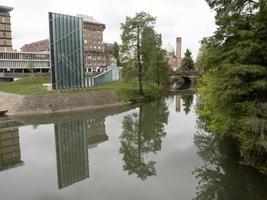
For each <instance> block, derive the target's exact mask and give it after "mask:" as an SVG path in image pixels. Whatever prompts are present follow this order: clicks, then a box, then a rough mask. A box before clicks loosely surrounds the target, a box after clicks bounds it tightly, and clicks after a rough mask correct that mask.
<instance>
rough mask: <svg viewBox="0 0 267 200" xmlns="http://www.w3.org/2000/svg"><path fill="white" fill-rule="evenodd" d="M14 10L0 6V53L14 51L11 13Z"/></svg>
mask: <svg viewBox="0 0 267 200" xmlns="http://www.w3.org/2000/svg"><path fill="white" fill-rule="evenodd" d="M12 10H13V8H11V7H8V6H1V5H0V51H12V34H11V21H10V11H12Z"/></svg>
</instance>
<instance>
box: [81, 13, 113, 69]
mask: <svg viewBox="0 0 267 200" xmlns="http://www.w3.org/2000/svg"><path fill="white" fill-rule="evenodd" d="M77 16H78V17H81V18H82V19H83V37H84V51H85V52H84V53H85V54H84V57H85V59H84V60H85V71H86V72H102V71H104V70H106V69H107V67H108V66H109V65H110V64H111V58H112V56H111V55H110V54H108V53H106V52H105V44H104V43H103V32H104V30H105V28H106V26H105V24H103V23H101V22H98V21H96V20H95V19H94V18H93V17H90V16H87V15H81V14H78V15H77Z"/></svg>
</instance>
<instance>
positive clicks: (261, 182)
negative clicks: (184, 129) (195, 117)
mask: <svg viewBox="0 0 267 200" xmlns="http://www.w3.org/2000/svg"><path fill="white" fill-rule="evenodd" d="M199 125H200V126H199V127H200V129H199V131H198V133H197V134H196V135H195V136H194V143H195V144H196V146H197V147H198V155H199V156H200V157H201V158H202V160H203V162H204V164H203V165H202V166H201V167H197V168H196V169H195V171H194V172H193V174H194V175H195V176H196V178H197V179H198V180H199V181H198V187H197V194H196V198H195V200H211V199H218V200H223V199H227V200H237V199H242V200H249V199H253V200H262V199H265V198H266V196H267V190H266V184H267V177H266V176H264V175H263V174H261V173H260V172H258V171H257V170H254V169H251V168H249V167H246V166H243V165H240V163H239V161H240V160H241V156H240V153H239V146H238V143H237V142H236V141H235V140H234V139H232V138H223V139H222V138H219V135H217V134H214V133H213V134H211V133H208V132H206V131H204V129H205V128H204V126H205V124H204V125H203V122H201V121H199Z"/></svg>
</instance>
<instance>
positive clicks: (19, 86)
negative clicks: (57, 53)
mask: <svg viewBox="0 0 267 200" xmlns="http://www.w3.org/2000/svg"><path fill="white" fill-rule="evenodd" d="M44 83H51V79H50V77H38V76H35V77H27V78H22V79H19V80H17V81H15V82H9V83H1V84H0V91H2V92H7V93H14V94H21V95H53V94H59V93H76V92H90V91H100V90H109V89H112V90H115V91H116V92H117V93H118V95H119V96H120V97H121V99H122V100H123V101H132V102H143V101H148V100H152V99H155V98H156V97H158V96H159V94H161V93H162V91H163V90H162V89H161V88H158V87H157V86H155V85H151V84H146V83H144V96H143V95H139V94H138V84H137V83H135V82H131V81H117V82H112V83H108V84H105V85H103V86H102V87H97V88H80V89H65V90H52V91H48V90H47V87H45V86H43V84H44Z"/></svg>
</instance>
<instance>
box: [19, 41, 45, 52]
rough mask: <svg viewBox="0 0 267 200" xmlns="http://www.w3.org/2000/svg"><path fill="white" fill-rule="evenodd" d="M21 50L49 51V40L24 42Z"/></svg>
mask: <svg viewBox="0 0 267 200" xmlns="http://www.w3.org/2000/svg"><path fill="white" fill-rule="evenodd" d="M20 50H21V51H22V52H49V40H48V39H45V40H40V41H36V42H32V43H29V44H25V45H23V46H22V47H21V49H20Z"/></svg>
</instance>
